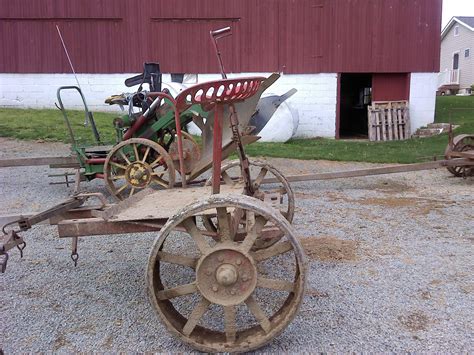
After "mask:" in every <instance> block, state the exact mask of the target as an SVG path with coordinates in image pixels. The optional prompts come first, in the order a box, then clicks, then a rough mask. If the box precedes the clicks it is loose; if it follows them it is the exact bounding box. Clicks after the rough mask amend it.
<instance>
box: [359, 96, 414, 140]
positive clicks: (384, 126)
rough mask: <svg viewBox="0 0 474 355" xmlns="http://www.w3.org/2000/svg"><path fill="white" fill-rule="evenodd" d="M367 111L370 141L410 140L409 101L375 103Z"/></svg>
mask: <svg viewBox="0 0 474 355" xmlns="http://www.w3.org/2000/svg"><path fill="white" fill-rule="evenodd" d="M367 110H368V111H367V114H368V123H369V140H370V141H392V140H404V139H408V138H410V115H409V110H408V101H374V102H372V105H370V106H369V107H368V108H367Z"/></svg>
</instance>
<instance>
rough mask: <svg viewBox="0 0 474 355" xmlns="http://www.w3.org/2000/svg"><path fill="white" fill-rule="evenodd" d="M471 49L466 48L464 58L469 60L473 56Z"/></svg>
mask: <svg viewBox="0 0 474 355" xmlns="http://www.w3.org/2000/svg"><path fill="white" fill-rule="evenodd" d="M470 52H471V49H470V48H466V49H465V50H464V58H469V56H470V55H471V53H470Z"/></svg>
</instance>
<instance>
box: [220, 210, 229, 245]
mask: <svg viewBox="0 0 474 355" xmlns="http://www.w3.org/2000/svg"><path fill="white" fill-rule="evenodd" d="M229 217H230V215H229V214H228V213H227V209H226V208H225V207H217V223H218V229H219V235H220V237H221V240H223V241H224V240H231V233H230V223H229V219H230V218H229Z"/></svg>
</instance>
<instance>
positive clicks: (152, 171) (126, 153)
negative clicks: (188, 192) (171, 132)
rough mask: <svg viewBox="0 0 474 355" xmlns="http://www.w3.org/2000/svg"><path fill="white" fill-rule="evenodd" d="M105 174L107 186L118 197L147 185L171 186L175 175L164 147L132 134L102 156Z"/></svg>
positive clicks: (120, 198)
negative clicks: (105, 155) (104, 156)
mask: <svg viewBox="0 0 474 355" xmlns="http://www.w3.org/2000/svg"><path fill="white" fill-rule="evenodd" d="M104 174H105V181H106V183H107V189H108V190H109V191H110V193H111V194H112V196H114V197H115V198H117V199H119V200H123V199H124V198H127V197H130V196H132V195H133V194H135V193H136V192H138V191H139V190H141V189H143V188H145V187H147V186H150V185H157V186H161V187H162V188H172V187H173V186H174V183H175V175H176V174H175V169H174V165H173V161H172V159H171V157H170V155H169V154H168V153H167V152H166V150H165V149H164V148H163V147H162V146H160V145H159V144H158V143H156V142H153V141H151V140H149V139H145V138H131V139H128V140H126V141H123V142H121V143H119V144H117V145H116V146H114V147H113V148H112V150H111V151H110V152H109V154H108V155H107V158H106V160H105V164H104Z"/></svg>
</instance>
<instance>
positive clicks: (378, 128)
mask: <svg viewBox="0 0 474 355" xmlns="http://www.w3.org/2000/svg"><path fill="white" fill-rule="evenodd" d="M375 114H376V116H375V122H376V123H377V130H376V132H375V135H376V139H375V140H377V141H379V140H381V138H382V132H381V130H382V126H381V123H380V110H377V111H376V112H375Z"/></svg>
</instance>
